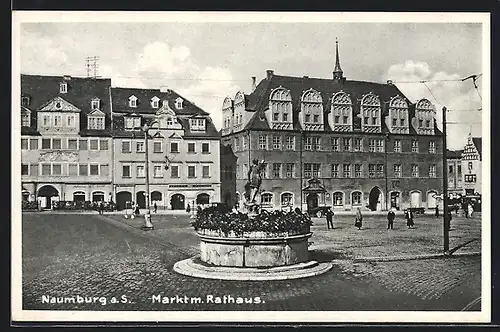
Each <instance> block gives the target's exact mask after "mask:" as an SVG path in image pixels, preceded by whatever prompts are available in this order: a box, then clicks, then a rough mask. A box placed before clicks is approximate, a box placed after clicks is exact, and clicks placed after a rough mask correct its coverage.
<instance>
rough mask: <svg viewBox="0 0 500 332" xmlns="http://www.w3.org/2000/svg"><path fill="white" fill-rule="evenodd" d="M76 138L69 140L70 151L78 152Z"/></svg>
mask: <svg viewBox="0 0 500 332" xmlns="http://www.w3.org/2000/svg"><path fill="white" fill-rule="evenodd" d="M77 145H78V142H77V140H76V138H68V150H76V149H77V148H78V146H77Z"/></svg>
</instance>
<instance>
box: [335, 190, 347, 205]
mask: <svg viewBox="0 0 500 332" xmlns="http://www.w3.org/2000/svg"><path fill="white" fill-rule="evenodd" d="M333 205H335V206H342V205H344V193H341V192H340V191H337V192H335V193H333Z"/></svg>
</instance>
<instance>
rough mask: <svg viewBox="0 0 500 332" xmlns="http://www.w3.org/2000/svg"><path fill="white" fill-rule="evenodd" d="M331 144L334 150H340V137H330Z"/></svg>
mask: <svg viewBox="0 0 500 332" xmlns="http://www.w3.org/2000/svg"><path fill="white" fill-rule="evenodd" d="M330 145H331V146H332V151H339V150H340V149H339V138H338V137H332V138H330Z"/></svg>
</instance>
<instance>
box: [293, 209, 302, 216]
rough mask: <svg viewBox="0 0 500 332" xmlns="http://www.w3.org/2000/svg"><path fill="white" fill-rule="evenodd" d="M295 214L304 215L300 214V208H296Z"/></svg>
mask: <svg viewBox="0 0 500 332" xmlns="http://www.w3.org/2000/svg"><path fill="white" fill-rule="evenodd" d="M295 213H296V214H299V215H300V214H302V212H300V208H298V207H296V208H295Z"/></svg>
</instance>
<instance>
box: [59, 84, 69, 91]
mask: <svg viewBox="0 0 500 332" xmlns="http://www.w3.org/2000/svg"><path fill="white" fill-rule="evenodd" d="M66 92H68V83H66V82H62V83H59V93H66Z"/></svg>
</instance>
